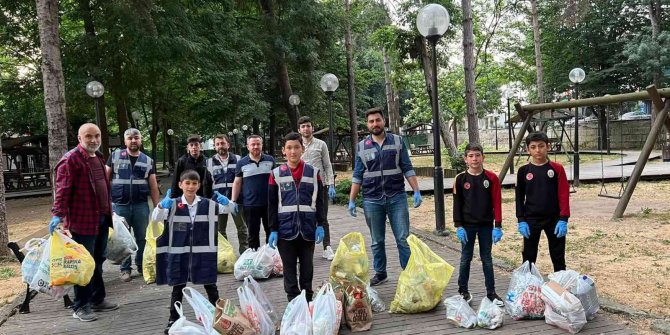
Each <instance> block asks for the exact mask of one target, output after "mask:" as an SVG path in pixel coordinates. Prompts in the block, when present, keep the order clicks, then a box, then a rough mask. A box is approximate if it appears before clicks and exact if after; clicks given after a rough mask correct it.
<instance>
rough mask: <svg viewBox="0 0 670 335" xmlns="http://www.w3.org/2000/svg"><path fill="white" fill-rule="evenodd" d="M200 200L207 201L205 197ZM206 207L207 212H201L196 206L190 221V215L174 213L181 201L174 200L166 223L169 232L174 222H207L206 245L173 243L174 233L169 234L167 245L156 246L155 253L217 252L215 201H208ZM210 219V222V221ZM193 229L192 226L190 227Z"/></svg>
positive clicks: (172, 229)
mask: <svg viewBox="0 0 670 335" xmlns="http://www.w3.org/2000/svg"><path fill="white" fill-rule="evenodd" d="M200 201H208V200H206V199H204V198H203V199H202V200H200ZM208 202H209V204H208V209H207V211H208V212H207V214H204V213H202V211H201V210H200V207H198V212H196V215H195V219H194V220H193V221H191V216H190V215H188V214H187V215H176V212H177V206H178V204H180V203H181V201H175V202H174V203H173V204H172V208H171V209H170V216H169V217H168V225H169V229H170V231H171V232H174V224H175V223H191V224H192V225H195V224H198V223H201V224H207V225H208V226H209V231H208V234H207V240H208V244H207V245H192V246H189V245H174V244H173V241H172V238H173V236H174V234H170V238H169V240H168V245H167V246H160V247H156V254H160V253H169V254H183V253H187V252H192V253H211V252H214V253H216V252H217V247H216V239H217V235H216V224H215V222H216V218H217V216H216V207H217V206H218V204H217V203H215V202H214V201H208ZM186 207H187V208H186V212H187V213H188V206H186ZM211 218H214V219H212V220H209V219H211ZM210 221H211V222H210ZM191 230H193V228H191ZM192 234H193V232H192V231H191V239H193V235H192Z"/></svg>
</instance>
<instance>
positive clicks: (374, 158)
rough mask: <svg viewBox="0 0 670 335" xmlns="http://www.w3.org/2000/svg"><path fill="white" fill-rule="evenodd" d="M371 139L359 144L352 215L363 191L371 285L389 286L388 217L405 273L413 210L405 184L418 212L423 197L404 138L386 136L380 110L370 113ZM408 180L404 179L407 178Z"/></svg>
mask: <svg viewBox="0 0 670 335" xmlns="http://www.w3.org/2000/svg"><path fill="white" fill-rule="evenodd" d="M365 115H366V118H367V124H368V130H369V131H370V135H369V136H368V137H366V138H365V139H363V140H362V141H360V142H359V143H358V149H357V154H356V164H355V167H354V174H353V177H352V179H351V183H352V184H351V193H350V194H349V213H350V214H351V216H354V217H355V216H356V202H355V200H356V196H357V195H358V192H359V191H360V189H361V187H363V211H364V213H365V221H366V223H367V225H368V228H369V229H370V236H371V238H372V247H371V248H372V256H373V267H374V269H375V272H376V274H375V276H374V277H373V278H372V279H370V285H371V286H375V285H379V284H382V283H384V282H386V280H387V275H386V249H385V248H386V246H385V244H384V243H385V236H386V217H387V216H388V219H389V221H390V222H391V230H392V231H393V236H394V237H395V241H396V245H397V246H398V254H399V256H400V257H399V258H400V266H401V267H402V268H403V269H404V268H405V266H407V261H408V260H409V255H410V250H409V245H408V244H407V236H409V209H408V206H407V195H406V194H405V182H404V180H403V179H407V181H408V182H409V185H410V186H411V187H412V190H414V198H413V200H414V208H416V207H419V206H420V205H421V201H422V199H421V193H420V192H419V185H418V183H417V180H416V173H415V172H414V168H413V167H412V162H411V161H410V159H409V154H408V153H407V146H406V145H405V142H404V141H403V139H402V137H400V136H398V135H395V134H391V133H386V131H385V130H384V126H385V125H386V124H385V122H384V116H383V115H382V111H381V109H380V108H373V109H370V110H368V111H367V112H366V113H365ZM403 177H404V178H403Z"/></svg>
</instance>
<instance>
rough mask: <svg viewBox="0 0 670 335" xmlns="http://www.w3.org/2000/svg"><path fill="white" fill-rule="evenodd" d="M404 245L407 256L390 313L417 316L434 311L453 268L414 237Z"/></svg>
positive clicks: (411, 236)
mask: <svg viewBox="0 0 670 335" xmlns="http://www.w3.org/2000/svg"><path fill="white" fill-rule="evenodd" d="M407 243H408V244H409V248H410V250H411V254H410V256H409V261H408V262H407V266H406V267H405V269H404V270H403V271H402V272H400V277H399V278H398V287H397V289H396V293H395V298H394V299H393V301H392V302H391V307H390V309H389V310H390V312H391V313H420V312H425V311H429V310H431V309H433V308H435V306H437V304H439V303H440V300H441V299H442V293H443V292H444V289H445V288H446V287H447V284H448V283H449V280H450V279H451V275H452V274H453V272H454V267H453V266H451V265H449V263H447V262H445V261H444V260H443V259H442V258H441V257H440V256H438V255H437V254H436V253H434V252H433V251H432V250H430V248H429V247H428V246H427V245H426V244H425V243H423V241H421V240H420V239H419V238H418V237H416V236H415V235H410V236H409V237H408V238H407Z"/></svg>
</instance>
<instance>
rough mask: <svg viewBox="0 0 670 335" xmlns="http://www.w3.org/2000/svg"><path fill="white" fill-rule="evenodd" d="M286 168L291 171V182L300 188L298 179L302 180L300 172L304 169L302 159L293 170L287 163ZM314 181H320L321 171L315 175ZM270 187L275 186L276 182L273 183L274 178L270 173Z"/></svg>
mask: <svg viewBox="0 0 670 335" xmlns="http://www.w3.org/2000/svg"><path fill="white" fill-rule="evenodd" d="M286 166H288V168H289V169H290V170H291V175H292V176H293V180H294V181H295V186H296V187H298V186H300V179H302V171H303V170H304V169H305V161H303V160H302V159H301V160H300V163H298V167H297V168H295V169H293V168H291V167H290V166H289V165H288V163H287V164H286ZM316 180H318V181H321V171H319V174H317V175H316ZM269 184H270V185H277V182H275V178H274V177H273V176H272V173H270V181H269Z"/></svg>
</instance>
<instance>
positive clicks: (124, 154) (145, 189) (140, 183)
mask: <svg viewBox="0 0 670 335" xmlns="http://www.w3.org/2000/svg"><path fill="white" fill-rule="evenodd" d="M152 165H153V161H152V160H151V158H150V157H149V156H147V155H145V154H144V153H142V152H140V156H139V157H137V161H136V162H135V165H132V166H131V164H130V155H129V154H128V151H127V150H126V149H122V150H116V151H114V153H112V169H113V172H114V175H113V176H112V202H113V203H115V204H119V205H128V204H137V203H144V202H147V196H148V195H149V172H151V167H152Z"/></svg>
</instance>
